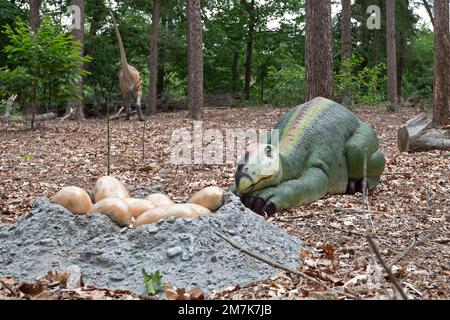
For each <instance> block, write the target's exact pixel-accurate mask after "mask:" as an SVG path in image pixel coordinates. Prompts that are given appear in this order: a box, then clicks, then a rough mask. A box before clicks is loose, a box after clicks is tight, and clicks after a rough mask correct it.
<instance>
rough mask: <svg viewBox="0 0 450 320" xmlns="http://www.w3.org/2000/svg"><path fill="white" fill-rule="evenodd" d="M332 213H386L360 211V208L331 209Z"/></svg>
mask: <svg viewBox="0 0 450 320" xmlns="http://www.w3.org/2000/svg"><path fill="white" fill-rule="evenodd" d="M333 211H342V212H352V213H366V214H370V213H380V214H382V213H386V212H383V211H374V210H366V209H360V208H333Z"/></svg>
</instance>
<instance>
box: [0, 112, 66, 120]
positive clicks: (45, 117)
mask: <svg viewBox="0 0 450 320" xmlns="http://www.w3.org/2000/svg"><path fill="white" fill-rule="evenodd" d="M56 117H57V116H56V113H53V112H49V113H42V114H37V115H35V116H34V122H39V121H47V120H53V119H56ZM1 119H2V120H3V121H6V122H25V121H32V119H33V116H31V115H27V116H26V117H24V116H22V115H18V116H16V115H12V116H8V117H1Z"/></svg>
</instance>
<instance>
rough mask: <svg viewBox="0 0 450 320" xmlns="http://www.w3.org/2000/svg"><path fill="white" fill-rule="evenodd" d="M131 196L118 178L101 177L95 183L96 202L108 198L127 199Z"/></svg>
mask: <svg viewBox="0 0 450 320" xmlns="http://www.w3.org/2000/svg"><path fill="white" fill-rule="evenodd" d="M129 197H130V195H129V194H128V191H127V189H126V188H125V186H124V185H123V184H122V182H120V181H119V180H117V179H116V178H113V177H108V176H105V177H101V178H100V179H98V180H97V183H96V184H95V190H94V199H95V202H96V203H97V202H99V201H101V200H103V199H106V198H119V199H127V198H129Z"/></svg>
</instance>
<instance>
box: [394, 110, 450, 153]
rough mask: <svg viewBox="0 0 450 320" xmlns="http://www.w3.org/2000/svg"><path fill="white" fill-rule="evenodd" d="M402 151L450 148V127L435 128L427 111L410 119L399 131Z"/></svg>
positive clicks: (399, 145)
mask: <svg viewBox="0 0 450 320" xmlns="http://www.w3.org/2000/svg"><path fill="white" fill-rule="evenodd" d="M397 144H398V149H399V151H400V152H415V151H427V150H435V149H438V150H450V128H433V127H432V121H431V119H430V118H429V117H428V115H427V114H426V113H421V114H419V115H418V116H416V117H414V118H412V119H410V120H408V121H407V122H406V123H404V124H403V125H401V126H400V128H399V130H398V133H397Z"/></svg>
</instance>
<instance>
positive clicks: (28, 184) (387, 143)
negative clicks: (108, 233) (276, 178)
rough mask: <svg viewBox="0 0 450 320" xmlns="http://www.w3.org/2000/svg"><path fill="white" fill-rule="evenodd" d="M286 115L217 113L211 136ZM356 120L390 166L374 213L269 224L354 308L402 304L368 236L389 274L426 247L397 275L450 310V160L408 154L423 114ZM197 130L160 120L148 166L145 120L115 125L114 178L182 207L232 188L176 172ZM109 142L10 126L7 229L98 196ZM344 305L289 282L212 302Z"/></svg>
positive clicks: (222, 172) (0, 164) (297, 213)
mask: <svg viewBox="0 0 450 320" xmlns="http://www.w3.org/2000/svg"><path fill="white" fill-rule="evenodd" d="M284 112H285V110H282V109H270V108H245V109H207V110H206V113H205V120H204V123H203V128H204V129H219V130H221V131H222V132H223V133H224V134H225V130H226V129H230V128H243V129H247V128H260V129H271V128H272V127H273V126H274V124H275V123H276V121H277V120H278V118H279V117H280V116H281V115H282V114H283V113H284ZM356 113H357V115H358V116H359V117H360V118H361V119H362V120H364V121H367V122H370V123H372V124H373V125H374V126H375V128H376V130H377V132H378V134H379V138H380V141H381V145H382V148H383V149H384V152H385V155H386V159H387V165H386V170H385V173H384V175H383V176H382V180H381V184H380V185H379V186H378V187H377V188H376V189H375V190H374V191H373V192H371V193H370V195H369V204H370V209H371V211H370V212H365V211H361V210H359V208H361V207H362V197H361V195H357V196H350V195H336V196H327V197H326V198H324V199H322V200H320V201H317V202H315V203H313V204H311V205H308V206H303V207H298V208H295V209H292V210H289V211H285V212H282V213H280V214H277V215H276V216H274V217H271V218H269V221H270V222H271V223H274V224H276V225H278V226H279V227H281V228H283V229H285V230H286V231H287V232H289V233H290V234H292V235H295V236H297V237H298V238H300V239H301V240H303V241H304V242H305V244H307V245H309V246H311V247H312V248H315V249H316V250H315V251H314V253H312V254H311V253H307V252H301V253H299V254H300V255H302V258H303V259H304V261H305V263H304V265H303V266H302V267H301V271H303V272H305V273H306V274H308V275H311V276H313V277H315V278H317V279H320V280H322V281H323V282H325V283H326V284H327V285H328V287H329V288H333V287H334V288H339V290H341V291H342V290H344V288H345V291H346V292H347V293H348V295H347V298H348V297H349V296H351V295H353V296H354V297H357V298H363V299H377V298H385V299H386V298H393V297H394V295H395V291H394V289H393V286H392V282H391V281H390V280H389V279H388V278H387V275H386V274H385V272H384V271H383V270H382V269H381V267H380V266H379V263H378V262H377V260H376V258H375V257H374V255H373V254H372V253H371V251H370V248H369V246H368V244H367V241H366V239H365V231H366V230H368V231H370V232H371V233H372V234H373V239H374V241H375V243H376V245H377V247H378V249H379V251H380V253H381V256H382V258H383V260H384V261H385V262H386V263H387V264H390V263H392V262H394V261H395V260H396V257H398V256H399V255H400V256H401V255H402V253H403V252H404V251H405V249H406V248H408V247H409V246H410V245H412V244H413V245H414V246H415V245H416V244H418V245H417V246H416V247H414V249H413V250H412V252H410V253H409V254H406V255H404V256H403V257H402V258H401V259H400V261H398V262H396V263H395V264H394V266H393V268H392V270H393V272H394V274H395V275H396V276H397V277H398V281H399V283H400V284H401V286H402V287H403V288H404V289H405V291H406V292H407V294H408V295H409V297H410V298H423V299H443V298H446V299H450V280H449V279H450V247H449V245H450V223H449V222H446V221H445V219H446V216H447V215H448V213H449V211H450V210H449V209H450V197H449V195H450V157H449V154H448V153H445V152H440V151H431V152H419V153H414V154H406V153H399V152H398V151H397V147H396V133H397V129H398V126H399V125H400V124H401V123H403V122H404V121H406V120H407V119H409V118H411V117H412V116H413V115H414V113H415V111H414V110H413V109H404V110H402V111H401V113H400V114H399V115H393V114H390V113H387V112H386V111H384V110H381V109H369V108H362V109H359V110H357V111H356ZM186 118H187V114H186V113H184V112H179V113H163V114H159V115H157V116H154V117H152V118H151V119H150V120H149V122H148V123H147V125H146V130H145V153H144V155H145V157H144V159H142V131H143V130H142V129H143V124H142V123H140V122H137V121H135V120H134V121H129V122H127V121H125V120H118V121H115V122H112V123H111V130H112V132H111V154H112V157H111V174H112V175H114V176H116V177H117V178H119V179H120V180H122V181H123V182H124V183H125V184H126V186H127V187H128V189H129V190H139V189H140V188H149V187H151V188H153V189H154V190H160V191H163V192H166V193H167V194H169V195H170V196H171V197H172V198H173V199H174V200H180V201H182V200H185V199H186V198H187V197H188V196H189V195H191V194H192V193H193V192H195V191H197V190H199V189H201V188H203V187H206V186H209V185H219V186H223V187H228V186H229V185H231V184H232V181H233V175H234V168H235V166H234V165H221V166H219V165H206V166H205V165H192V166H185V165H183V166H181V165H178V166H176V165H172V164H171V163H170V161H169V160H170V147H169V141H170V138H171V134H172V132H173V130H174V129H179V128H186V129H188V130H191V131H192V127H193V123H192V121H190V120H187V119H186ZM106 141H107V140H106V121H105V120H87V121H85V122H83V123H76V122H63V123H59V122H47V123H45V124H42V125H41V127H40V128H39V129H38V130H36V131H25V130H24V129H23V128H22V127H20V126H19V125H13V126H6V125H5V124H3V125H1V126H0V225H5V224H9V223H12V222H14V221H15V220H16V219H18V218H19V217H21V216H22V215H24V214H25V213H26V212H27V211H28V210H29V208H30V205H31V203H32V200H33V199H34V198H36V197H38V196H47V197H51V196H52V195H53V194H54V193H56V192H57V191H58V190H59V189H60V188H61V187H63V186H68V185H76V186H79V187H82V188H85V189H92V188H93V186H94V184H95V181H96V180H97V179H98V178H99V177H100V176H102V175H105V174H106V170H107V142H106ZM422 240H423V241H422ZM0 280H1V279H0ZM5 281H6V280H5V279H3V284H2V282H0V296H2V294H3V296H9V297H11V296H14V295H12V293H11V292H10V293H8V292H9V291H11V290H7V288H6V286H5V285H4V284H5ZM8 281H9V283H10V286H9V287H11V288H13V287H14V285H16V283H15V282H14V281H13V280H11V279H8ZM11 288H10V289H11ZM106 289H107V288H106ZM13 291H14V290H13ZM89 292H93V289H92V288H91V289H89V290H87V291H86V292H84V293H83V294H84V295H83V296H82V297H81V296H80V295H79V294H78V295H77V294H73V295H69V296H67V295H66V296H63V297H62V298H73V299H76V298H89ZM95 292H98V291H95ZM101 292H107V290H106V291H105V290H103V291H101ZM124 296H125V297H126V298H129V296H130V294H129V293H120V292H119V293H109V294H106V297H108V298H112V299H118V298H123V297H124ZM91 297H97V298H98V297H105V295H91ZM344 297H345V296H343V295H339V294H337V293H336V291H332V290H324V289H323V288H320V287H318V286H317V285H314V284H311V283H309V282H307V281H306V280H304V279H303V278H301V277H298V276H292V275H290V274H286V273H284V272H281V273H280V274H279V275H278V276H276V277H274V278H273V279H268V280H267V281H266V282H264V283H255V284H254V285H251V286H248V287H246V288H238V287H235V286H233V285H230V287H229V288H227V290H225V291H223V292H218V293H217V294H215V295H214V296H212V297H209V298H216V299H236V298H244V299H250V298H252V299H255V298H256V299H261V298H262V299H265V298H283V299H301V298H307V299H311V298H312V299H342V298H344ZM60 298H61V296H60Z"/></svg>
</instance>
